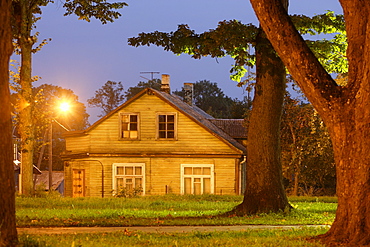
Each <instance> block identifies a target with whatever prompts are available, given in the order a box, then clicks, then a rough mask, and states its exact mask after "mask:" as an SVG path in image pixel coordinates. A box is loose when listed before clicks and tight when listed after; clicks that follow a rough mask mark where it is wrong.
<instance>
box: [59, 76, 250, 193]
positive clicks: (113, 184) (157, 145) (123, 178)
mask: <svg viewBox="0 0 370 247" xmlns="http://www.w3.org/2000/svg"><path fill="white" fill-rule="evenodd" d="M187 86H188V87H189V88H190V89H189V92H188V93H187V94H186V96H185V102H184V100H183V99H180V98H179V97H178V96H176V95H171V94H170V93H169V91H170V90H169V77H168V76H167V75H164V76H163V77H162V90H161V91H157V90H154V89H150V88H147V89H145V90H143V91H141V92H140V93H139V94H137V95H136V96H135V97H133V98H132V99H130V100H128V101H127V102H126V103H124V104H123V105H121V106H120V107H118V108H117V109H115V110H114V111H112V112H111V113H109V114H108V115H107V116H105V117H103V118H102V119H100V120H99V121H97V122H96V123H95V124H93V125H92V126H91V127H89V128H88V129H86V130H84V131H73V132H68V133H66V134H65V138H66V153H65V155H64V160H65V168H64V174H65V191H64V193H65V196H71V197H84V196H86V197H108V196H113V195H114V194H115V193H116V192H117V191H119V189H120V188H127V189H133V188H142V194H143V195H153V194H166V193H174V194H240V193H241V184H242V181H241V180H242V176H241V174H242V170H243V161H244V159H245V152H246V150H245V147H244V146H243V145H242V144H241V143H240V142H238V141H236V139H235V138H233V137H231V136H230V135H229V134H227V133H226V132H225V131H224V130H222V128H220V127H219V126H218V125H220V122H218V123H215V122H212V121H215V120H214V119H213V118H212V117H211V116H209V115H208V114H206V113H205V112H203V111H202V110H201V109H199V108H197V107H196V106H194V105H192V97H191V95H192V91H191V85H187ZM240 121H242V120H240ZM240 121H239V120H238V123H239V125H240ZM224 122H225V121H224ZM224 122H223V124H224ZM234 122H235V121H234Z"/></svg>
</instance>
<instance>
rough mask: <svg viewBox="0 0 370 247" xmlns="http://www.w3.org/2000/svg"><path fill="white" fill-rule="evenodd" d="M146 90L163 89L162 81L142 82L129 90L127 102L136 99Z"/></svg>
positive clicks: (126, 95) (126, 93)
mask: <svg viewBox="0 0 370 247" xmlns="http://www.w3.org/2000/svg"><path fill="white" fill-rule="evenodd" d="M145 88H153V89H156V90H160V89H161V80H160V79H153V80H149V81H147V82H143V81H140V82H139V83H138V84H137V85H136V86H135V87H130V88H129V89H127V91H126V92H125V97H126V99H127V100H129V99H131V98H132V97H134V96H135V95H136V94H137V93H139V92H140V91H141V90H143V89H145Z"/></svg>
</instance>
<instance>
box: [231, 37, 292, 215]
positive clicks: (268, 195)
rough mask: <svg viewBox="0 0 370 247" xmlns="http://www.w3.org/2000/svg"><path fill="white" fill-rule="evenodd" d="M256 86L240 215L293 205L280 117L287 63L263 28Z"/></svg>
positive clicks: (258, 52)
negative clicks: (285, 176) (287, 189)
mask: <svg viewBox="0 0 370 247" xmlns="http://www.w3.org/2000/svg"><path fill="white" fill-rule="evenodd" d="M256 44H257V45H256V56H257V57H256V72H257V79H256V86H255V95H254V99H253V108H252V111H251V116H250V119H249V126H248V145H247V175H246V190H245V193H244V200H243V202H242V204H240V205H238V206H237V207H236V209H235V210H234V212H235V213H236V214H237V215H244V214H256V213H263V212H265V213H269V212H278V211H284V210H285V209H287V208H289V207H290V205H289V203H288V199H287V197H286V194H285V190H284V186H283V182H282V165H281V160H280V155H281V152H280V120H281V114H282V108H283V100H284V94H285V88H286V73H285V66H284V64H283V63H282V61H281V60H280V58H279V57H278V56H277V55H276V53H275V51H274V49H273V48H272V46H271V44H270V42H269V41H268V39H267V38H266V35H265V34H264V32H263V31H262V30H261V31H260V33H259V34H258V36H257V40H256Z"/></svg>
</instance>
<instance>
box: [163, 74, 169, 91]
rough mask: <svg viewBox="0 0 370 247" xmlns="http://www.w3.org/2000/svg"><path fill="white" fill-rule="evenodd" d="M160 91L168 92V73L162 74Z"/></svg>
mask: <svg viewBox="0 0 370 247" xmlns="http://www.w3.org/2000/svg"><path fill="white" fill-rule="evenodd" d="M161 91H162V92H165V93H168V94H170V93H171V90H170V75H165V74H163V75H162V85H161Z"/></svg>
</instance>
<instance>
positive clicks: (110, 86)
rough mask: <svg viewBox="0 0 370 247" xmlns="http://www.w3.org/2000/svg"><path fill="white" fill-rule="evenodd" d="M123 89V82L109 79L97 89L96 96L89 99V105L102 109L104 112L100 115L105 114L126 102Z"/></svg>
mask: <svg viewBox="0 0 370 247" xmlns="http://www.w3.org/2000/svg"><path fill="white" fill-rule="evenodd" d="M123 90H124V88H123V86H122V83H121V82H115V81H107V82H106V83H105V84H104V85H103V86H102V87H101V88H100V89H98V90H96V91H95V95H94V97H92V98H90V99H88V100H87V103H88V105H89V107H98V108H101V109H102V114H101V115H99V116H98V117H102V116H105V115H107V114H108V113H109V112H111V111H113V110H114V109H115V108H117V107H118V106H119V105H121V104H122V103H123V102H124V100H125V96H124V95H123Z"/></svg>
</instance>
